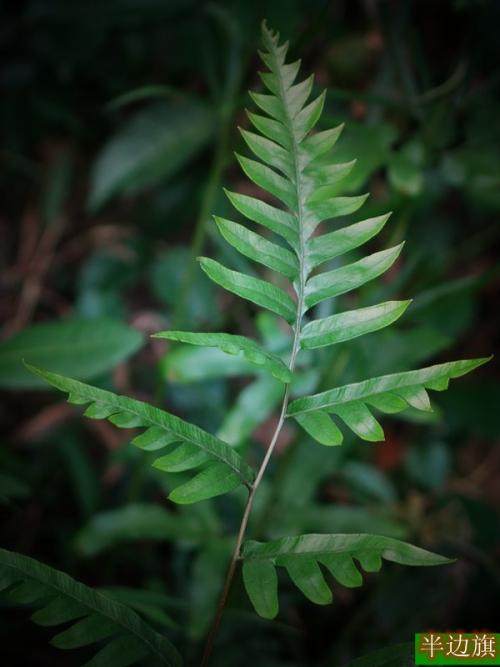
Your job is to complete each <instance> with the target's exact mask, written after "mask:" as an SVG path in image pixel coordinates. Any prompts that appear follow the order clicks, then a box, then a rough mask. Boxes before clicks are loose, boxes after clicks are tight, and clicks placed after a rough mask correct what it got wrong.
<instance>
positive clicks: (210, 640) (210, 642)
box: [201, 385, 290, 667]
mask: <svg viewBox="0 0 500 667" xmlns="http://www.w3.org/2000/svg"><path fill="white" fill-rule="evenodd" d="M289 395H290V390H289V385H287V388H286V390H285V394H284V396H283V403H282V406H281V414H280V418H279V421H278V425H277V426H276V429H275V431H274V434H273V437H272V439H271V442H270V443H269V447H268V449H267V452H266V455H265V457H264V459H263V461H262V464H261V466H260V468H259V472H258V473H257V477H256V478H255V482H254V483H253V484H252V486H251V487H250V492H249V494H248V500H247V503H246V505H245V511H244V512H243V518H242V519H241V524H240V529H239V531H238V538H237V540H236V544H235V547H234V551H233V555H232V557H231V562H230V563H229V568H228V570H227V574H226V580H225V582H224V588H223V589H222V593H221V596H220V599H219V603H218V605H217V611H216V613H215V618H214V622H213V624H212V628H211V630H210V633H209V635H208V637H207V642H206V644H205V650H204V651H203V658H202V661H201V667H206V666H207V665H208V661H209V659H210V655H211V654H212V650H213V646H214V640H215V637H216V635H217V631H218V629H219V625H220V622H221V619H222V614H223V612H224V608H225V606H226V602H227V596H228V595H229V591H230V589H231V584H232V583H233V578H234V573H235V571H236V564H237V562H238V560H239V559H240V557H241V554H240V552H241V545H242V543H243V540H244V538H245V533H246V529H247V525H248V520H249V518H250V513H251V511H252V506H253V501H254V498H255V494H256V492H257V489H258V487H259V485H260V482H261V480H262V477H263V476H264V473H265V471H266V468H267V464H268V463H269V459H270V458H271V456H272V453H273V451H274V448H275V446H276V443H277V441H278V436H279V434H280V431H281V429H282V427H283V423H284V421H285V417H286V411H287V408H288V398H289Z"/></svg>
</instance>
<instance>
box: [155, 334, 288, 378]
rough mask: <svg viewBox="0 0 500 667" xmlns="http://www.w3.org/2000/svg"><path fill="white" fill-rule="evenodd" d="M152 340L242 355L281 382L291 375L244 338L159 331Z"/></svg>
mask: <svg viewBox="0 0 500 667" xmlns="http://www.w3.org/2000/svg"><path fill="white" fill-rule="evenodd" d="M153 338H165V339H167V340H176V341H179V342H181V343H189V344H191V345H203V346H206V347H217V348H219V350H222V351H223V352H226V353H227V354H239V353H240V352H241V353H242V354H243V356H244V357H245V359H246V360H247V361H249V362H250V363H251V364H254V365H255V366H258V367H260V368H263V369H265V370H267V371H269V373H271V375H272V376H273V377H275V378H276V379H277V380H281V382H291V380H292V373H291V372H290V369H288V368H287V367H286V366H285V364H284V363H283V361H282V360H281V359H280V358H279V357H278V356H276V355H275V354H272V353H271V352H267V351H266V350H264V348H262V347H261V346H260V345H258V344H257V343H256V342H255V341H253V340H251V339H250V338H246V337H245V336H235V335H233V334H227V333H193V332H191V331H160V332H159V333H157V334H154V335H153Z"/></svg>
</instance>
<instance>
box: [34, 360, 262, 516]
mask: <svg viewBox="0 0 500 667" xmlns="http://www.w3.org/2000/svg"><path fill="white" fill-rule="evenodd" d="M27 367H28V368H29V369H30V370H31V371H32V372H33V373H35V374H36V375H38V376H40V377H41V378H43V379H44V380H45V381H46V382H48V383H49V384H51V385H52V386H54V387H56V388H57V389H59V390H61V391H64V392H67V393H68V394H69V398H68V400H69V402H70V403H75V404H77V405H86V404H89V403H90V406H89V407H88V408H87V410H86V411H85V413H84V414H85V416H86V417H90V418H91V419H108V420H109V421H111V422H112V423H113V424H115V425H116V426H118V427H120V428H135V427H137V428H139V427H140V428H146V429H147V430H146V431H145V433H143V434H142V435H140V436H138V437H137V438H135V439H134V440H132V442H133V443H134V444H135V445H137V446H138V447H140V448H142V449H146V450H149V451H152V450H156V449H161V448H163V447H165V446H168V445H171V444H174V445H175V449H174V450H173V452H170V453H169V454H167V455H166V456H164V457H160V458H159V459H157V460H156V461H154V462H153V466H155V467H157V468H159V469H160V470H164V471H169V472H179V471H181V470H190V469H192V468H197V467H199V466H201V465H206V466H207V467H206V468H204V469H203V470H202V471H201V472H199V473H198V474H197V475H196V476H195V477H194V478H193V479H191V480H190V481H188V482H186V483H184V484H182V485H181V486H178V487H177V488H176V489H174V491H172V493H171V494H170V499H171V500H173V501H174V502H178V503H192V502H197V501H199V500H205V499H206V498H212V497H214V496H217V495H220V494H222V493H227V492H228V491H231V490H233V489H235V488H236V487H238V486H239V485H240V484H245V485H246V486H250V485H251V484H252V482H253V479H254V473H253V471H252V469H251V468H250V467H249V466H248V465H247V464H246V463H245V462H244V461H243V460H242V458H241V457H240V455H239V454H238V453H237V452H236V451H235V450H234V449H232V448H231V447H230V446H229V445H228V444H227V443H225V442H223V441H222V440H220V439H219V438H216V437H215V436H213V435H211V434H210V433H207V432H206V431H203V430H202V429H201V428H199V427H198V426H195V425H194V424H189V423H188V422H185V421H183V420H182V419H179V417H175V416H174V415H171V414H169V413H168V412H165V411H164V410H160V409H159V408H155V407H153V406H151V405H148V404H147V403H142V402H141V401H136V400H134V399H132V398H128V397H126V396H118V395H116V394H113V393H112V392H110V391H105V390H103V389H97V388H96V387H92V386H90V385H88V384H84V383H83V382H78V381H77V380H72V379H70V378H66V377H64V376H62V375H57V374H56V373H50V372H49V371H44V370H41V369H39V368H35V367H34V366H29V365H27Z"/></svg>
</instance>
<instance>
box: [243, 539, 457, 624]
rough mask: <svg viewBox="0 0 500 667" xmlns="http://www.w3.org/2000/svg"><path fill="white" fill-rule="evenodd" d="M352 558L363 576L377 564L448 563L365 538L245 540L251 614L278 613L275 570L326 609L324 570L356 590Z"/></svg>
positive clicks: (329, 598) (359, 580)
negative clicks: (283, 572) (363, 573)
mask: <svg viewBox="0 0 500 667" xmlns="http://www.w3.org/2000/svg"><path fill="white" fill-rule="evenodd" d="M354 559H356V561H357V562H358V563H359V564H360V565H361V567H362V568H363V570H365V571H366V572H378V570H380V568H381V566H382V559H385V560H387V561H392V562H394V563H400V564H401V565H415V566H430V565H444V564H446V563H451V562H452V561H451V560H450V559H448V558H445V557H444V556H439V555H438V554H434V553H432V552H430V551H426V550H425V549H420V548H419V547H415V546H413V545H411V544H407V543H406V542H401V541H399V540H395V539H393V538H391V537H383V536H379V535H364V534H357V535H356V534H344V535H342V534H339V535H319V534H311V535H299V536H298V537H284V538H282V539H280V540H275V541H273V542H267V543H261V542H255V541H252V540H250V541H248V542H246V543H245V546H244V549H243V581H244V584H245V588H246V590H247V593H248V596H249V598H250V600H251V602H252V604H253V606H254V608H255V610H256V612H257V613H258V614H259V615H260V616H263V617H264V618H274V617H275V616H276V615H277V613H278V583H277V582H278V579H277V574H276V568H277V567H284V568H285V569H286V571H287V572H288V575H289V576H290V578H291V580H292V581H293V583H294V584H295V585H296V586H297V588H299V589H300V590H301V591H302V593H304V595H305V596H306V597H307V598H309V599H310V600H311V601H312V602H315V603H316V604H329V603H330V602H331V601H332V593H331V590H330V588H329V586H328V584H327V583H326V581H325V579H324V577H323V573H322V570H321V568H322V567H323V568H324V569H326V570H327V571H329V572H330V574H331V575H332V576H333V577H334V578H335V579H336V580H337V581H338V583H339V584H341V585H342V586H346V587H348V588H354V587H357V586H361V585H362V583H363V578H362V576H361V573H360V572H359V570H358V568H357V567H356V565H355V562H354Z"/></svg>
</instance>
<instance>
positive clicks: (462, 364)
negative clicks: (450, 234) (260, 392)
mask: <svg viewBox="0 0 500 667" xmlns="http://www.w3.org/2000/svg"><path fill="white" fill-rule="evenodd" d="M490 359H491V357H485V358H482V359H466V360H462V361H450V362H448V363H446V364H437V365H435V366H429V367H428V368H422V369H420V370H418V371H406V372H403V373H392V374H390V375H382V376H380V377H376V378H371V379H370V380H364V381H363V382H354V383H352V384H347V385H344V386H343V387H336V388H335V389H330V390H328V391H323V392H321V393H320V394H314V395H312V396H304V397H302V398H298V399H296V400H295V401H292V402H291V403H290V406H289V408H288V414H289V415H291V416H293V417H295V418H296V419H297V421H298V422H299V424H301V425H302V426H303V427H304V428H306V430H308V431H309V432H310V434H311V435H313V433H312V432H311V429H312V428H313V426H312V425H313V424H314V421H313V420H317V419H318V415H322V417H321V419H322V420H325V418H326V419H327V420H330V417H328V414H327V413H331V414H335V415H336V416H337V417H340V419H341V420H342V421H343V422H344V423H345V425H346V426H347V427H348V428H350V429H351V430H352V431H354V433H356V435H358V436H359V437H360V438H362V439H363V440H369V441H375V442H376V441H378V440H383V439H384V432H383V430H382V427H381V426H380V424H379V423H378V422H377V420H376V419H375V417H373V415H372V413H371V410H370V408H375V409H376V410H379V411H380V412H383V413H387V414H393V413H397V412H401V411H402V410H405V409H406V408H408V407H409V406H411V407H413V408H415V409H417V410H424V411H428V410H432V408H431V405H430V401H429V396H428V394H427V392H426V389H433V390H434V391H444V390H445V389H447V388H448V384H449V382H450V379H453V378H457V377H460V376H462V375H465V374H466V373H470V372H471V371H473V370H474V369H475V368H478V367H479V366H482V365H483V364H485V363H487V362H488V361H489V360H490ZM368 406H370V407H368ZM325 421H326V420H325ZM330 421H331V420H330ZM308 427H309V428H308ZM337 430H338V429H337ZM313 437H314V436H313ZM323 444H324V443H323ZM335 444H337V443H335ZM338 444H340V443H338Z"/></svg>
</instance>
